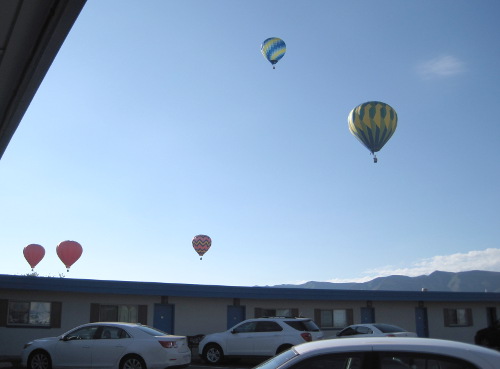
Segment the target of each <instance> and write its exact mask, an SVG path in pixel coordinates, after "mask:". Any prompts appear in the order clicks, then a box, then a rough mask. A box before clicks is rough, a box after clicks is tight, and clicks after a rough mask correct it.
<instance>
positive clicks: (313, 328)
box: [285, 320, 319, 332]
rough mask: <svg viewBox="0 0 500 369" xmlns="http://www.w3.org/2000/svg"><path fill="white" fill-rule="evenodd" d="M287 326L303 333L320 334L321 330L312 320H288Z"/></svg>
mask: <svg viewBox="0 0 500 369" xmlns="http://www.w3.org/2000/svg"><path fill="white" fill-rule="evenodd" d="M285 323H286V324H288V325H289V326H290V327H292V328H294V329H296V330H298V331H301V332H306V331H308V332H319V328H318V326H317V325H316V323H314V322H313V321H312V320H286V321H285Z"/></svg>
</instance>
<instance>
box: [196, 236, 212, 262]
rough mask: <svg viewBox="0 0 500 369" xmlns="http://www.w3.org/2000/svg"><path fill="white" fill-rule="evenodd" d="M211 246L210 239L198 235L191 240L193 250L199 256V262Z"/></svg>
mask: <svg viewBox="0 0 500 369" xmlns="http://www.w3.org/2000/svg"><path fill="white" fill-rule="evenodd" d="M210 246H212V240H211V239H210V237H208V236H206V235H204V234H199V235H198V236H194V238H193V248H194V250H195V251H196V252H197V253H198V255H200V260H201V259H202V257H203V255H204V254H205V253H206V252H207V251H208V249H209V248H210Z"/></svg>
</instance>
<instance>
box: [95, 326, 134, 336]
mask: <svg viewBox="0 0 500 369" xmlns="http://www.w3.org/2000/svg"><path fill="white" fill-rule="evenodd" d="M129 337H130V336H129V335H128V333H127V332H125V331H124V330H123V329H121V328H118V327H103V329H102V331H101V334H100V338H101V339H121V338H129Z"/></svg>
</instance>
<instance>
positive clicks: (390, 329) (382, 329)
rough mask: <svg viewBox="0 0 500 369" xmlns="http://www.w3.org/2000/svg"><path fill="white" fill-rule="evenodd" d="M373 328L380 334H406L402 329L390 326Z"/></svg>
mask: <svg viewBox="0 0 500 369" xmlns="http://www.w3.org/2000/svg"><path fill="white" fill-rule="evenodd" d="M373 326H374V327H375V328H377V329H378V330H379V331H380V332H382V333H394V332H406V331H405V330H404V329H403V328H400V327H397V326H395V325H390V324H374V325H373Z"/></svg>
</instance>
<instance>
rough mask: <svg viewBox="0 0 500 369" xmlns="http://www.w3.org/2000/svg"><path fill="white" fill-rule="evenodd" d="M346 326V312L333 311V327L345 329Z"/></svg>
mask: <svg viewBox="0 0 500 369" xmlns="http://www.w3.org/2000/svg"><path fill="white" fill-rule="evenodd" d="M346 325H348V324H347V312H346V311H345V310H333V326H334V327H345V326H346Z"/></svg>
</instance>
